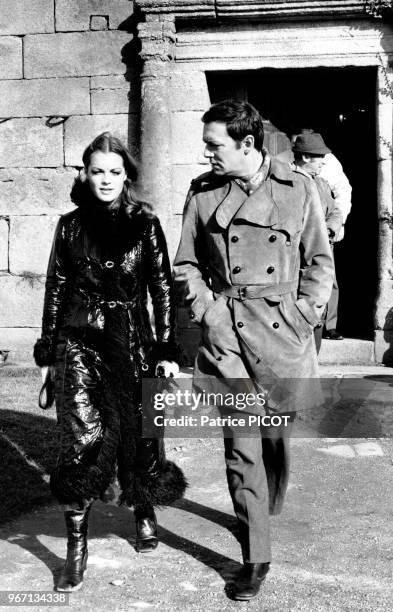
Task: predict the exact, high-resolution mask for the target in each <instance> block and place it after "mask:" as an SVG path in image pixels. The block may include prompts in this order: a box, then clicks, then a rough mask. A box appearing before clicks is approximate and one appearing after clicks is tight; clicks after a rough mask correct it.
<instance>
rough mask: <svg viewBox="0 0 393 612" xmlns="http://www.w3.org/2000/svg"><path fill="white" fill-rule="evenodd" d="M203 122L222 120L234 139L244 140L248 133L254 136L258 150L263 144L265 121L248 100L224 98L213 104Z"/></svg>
mask: <svg viewBox="0 0 393 612" xmlns="http://www.w3.org/2000/svg"><path fill="white" fill-rule="evenodd" d="M202 121H203V123H211V122H212V121H221V122H222V123H225V124H226V127H227V132H228V134H229V136H230V137H231V138H233V139H234V140H238V141H240V140H243V138H245V137H246V136H247V135H248V134H251V135H252V136H254V146H255V148H256V150H257V151H261V150H262V146H263V138H264V131H263V122H262V117H261V115H260V114H259V113H258V111H257V109H256V108H254V106H252V104H249V103H248V102H242V101H239V100H223V102H217V104H213V106H211V107H210V108H209V110H207V111H206V113H205V114H204V115H203V117H202Z"/></svg>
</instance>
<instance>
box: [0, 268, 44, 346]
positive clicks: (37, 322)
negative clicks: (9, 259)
mask: <svg viewBox="0 0 393 612" xmlns="http://www.w3.org/2000/svg"><path fill="white" fill-rule="evenodd" d="M44 292H45V277H22V276H12V275H11V274H5V275H3V276H0V304H1V308H0V328H1V327H40V326H41V319H42V304H43V301H44ZM8 348H9V347H8Z"/></svg>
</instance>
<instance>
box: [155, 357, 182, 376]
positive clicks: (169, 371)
mask: <svg viewBox="0 0 393 612" xmlns="http://www.w3.org/2000/svg"><path fill="white" fill-rule="evenodd" d="M155 375H156V376H157V377H158V378H176V376H178V375H179V366H178V365H177V363H176V361H164V360H163V361H159V362H158V363H157V365H156V371H155Z"/></svg>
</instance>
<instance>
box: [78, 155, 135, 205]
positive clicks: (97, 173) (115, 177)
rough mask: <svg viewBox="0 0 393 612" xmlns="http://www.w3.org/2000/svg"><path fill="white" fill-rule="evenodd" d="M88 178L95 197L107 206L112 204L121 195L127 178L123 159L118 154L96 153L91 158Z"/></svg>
mask: <svg viewBox="0 0 393 612" xmlns="http://www.w3.org/2000/svg"><path fill="white" fill-rule="evenodd" d="M86 177H87V180H88V182H89V185H90V189H91V191H92V193H93V195H94V196H95V197H96V198H97V199H98V200H100V201H101V202H103V203H105V204H112V202H114V201H115V200H116V199H117V198H118V197H119V195H120V194H121V192H122V189H123V185H124V181H125V180H126V178H127V175H126V171H125V169H124V163H123V158H122V157H121V156H120V155H118V154H117V153H103V152H102V151H95V152H94V153H93V154H92V156H91V157H90V163H89V166H88V168H87V169H86Z"/></svg>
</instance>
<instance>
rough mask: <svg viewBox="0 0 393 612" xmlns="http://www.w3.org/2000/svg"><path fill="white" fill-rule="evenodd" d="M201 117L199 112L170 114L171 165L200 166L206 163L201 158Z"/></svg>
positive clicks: (202, 145) (202, 147) (202, 148)
mask: <svg viewBox="0 0 393 612" xmlns="http://www.w3.org/2000/svg"><path fill="white" fill-rule="evenodd" d="M201 117H202V113H201V112H191V111H187V112H184V113H181V112H175V113H172V114H171V128H172V144H171V150H172V163H173V164H187V165H189V164H201V163H204V162H205V161H206V160H205V158H204V157H203V151H204V144H203V141H202V133H203V123H202V121H201Z"/></svg>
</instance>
